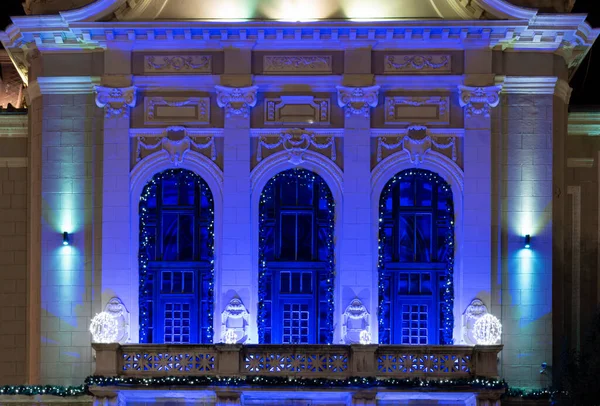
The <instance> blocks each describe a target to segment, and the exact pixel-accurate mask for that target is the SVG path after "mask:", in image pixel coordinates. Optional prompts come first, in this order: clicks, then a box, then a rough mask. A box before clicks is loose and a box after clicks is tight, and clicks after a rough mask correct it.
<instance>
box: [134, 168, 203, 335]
mask: <svg viewBox="0 0 600 406" xmlns="http://www.w3.org/2000/svg"><path fill="white" fill-rule="evenodd" d="M165 188H169V190H170V192H169V193H166V192H164V191H165ZM161 191H163V192H161ZM161 199H162V200H161ZM192 200H193V202H192ZM186 202H187V203H190V205H189V210H188V211H192V212H200V218H199V219H196V220H195V221H196V222H197V224H198V226H197V227H198V228H199V230H198V232H197V233H193V234H194V235H199V236H200V237H199V238H200V241H199V242H197V243H195V244H194V243H189V242H190V241H193V240H190V239H189V238H180V237H182V235H181V234H180V232H183V231H184V230H187V229H189V228H187V227H185V228H184V227H182V226H179V225H180V224H182V223H181V221H182V220H181V218H182V217H181V216H185V215H188V214H189V213H188V214H186V213H184V212H177V213H174V214H169V213H171V212H168V211H163V213H164V214H166V216H169V215H170V216H173V215H175V216H177V217H176V218H175V219H174V223H173V222H171V223H170V224H171V225H172V227H171V226H170V227H162V228H164V230H165V232H167V231H166V230H170V231H169V232H171V233H172V235H166V234H165V235H160V236H158V237H160V238H164V239H166V240H168V241H177V244H179V242H180V241H181V242H183V241H187V242H188V243H189V244H187V245H186V246H179V245H174V246H173V247H171V245H172V244H171V245H169V247H168V249H167V248H165V246H164V244H162V245H163V247H162V249H161V250H158V249H157V227H156V222H157V220H158V216H157V207H159V206H160V207H162V205H163V204H164V205H165V206H171V207H178V206H179V207H181V205H180V204H179V203H186ZM191 203H193V204H191ZM186 207H187V206H186ZM139 213H140V234H139V236H140V242H139V254H138V263H139V278H140V279H139V280H140V285H139V289H140V290H139V306H140V310H139V325H140V335H139V337H140V338H139V340H140V343H153V342H154V343H156V342H165V341H166V342H181V343H183V342H199V343H212V342H213V311H214V309H213V306H214V300H213V297H214V203H213V196H212V193H211V191H210V189H209V187H208V185H207V184H206V182H205V181H204V179H202V178H201V177H200V176H199V175H197V174H195V173H193V172H191V171H188V170H185V169H168V170H166V171H163V172H161V173H158V174H156V175H154V177H153V178H152V179H151V180H150V181H149V182H148V183H147V184H146V186H145V187H144V190H143V191H142V194H141V196H140V206H139ZM190 215H191V214H190ZM161 217H165V216H161ZM192 223H193V221H192ZM175 224H177V226H175ZM185 224H191V223H189V222H186V223H185ZM174 236H176V237H177V238H175V237H174ZM151 261H152V262H161V261H162V263H163V264H169V261H171V262H173V261H176V262H177V263H179V264H188V266H189V267H190V268H192V269H196V271H194V272H197V273H195V274H194V275H189V279H192V280H196V279H197V278H198V279H199V283H198V284H195V287H196V288H197V289H198V290H200V291H201V292H193V295H194V301H195V302H196V304H195V305H194V304H193V303H192V304H191V305H190V304H189V300H188V301H186V302H181V303H175V301H176V299H175V300H171V301H166V299H161V292H162V291H163V290H164V288H162V289H159V287H160V285H161V283H160V282H161V280H157V278H158V275H162V278H165V277H166V276H165V273H166V272H173V273H174V272H178V271H176V270H169V271H167V270H164V271H161V267H158V268H157V269H153V268H152V267H151ZM160 272H162V273H160ZM182 272H184V273H185V272H188V271H182ZM171 276H173V275H171ZM169 277H170V276H169V275H167V280H171V281H172V280H173V279H169ZM186 278H188V275H187V274H184V275H182V277H181V279H179V278H178V280H179V281H185V280H186ZM174 286H175V285H174V284H173V283H172V282H171V283H170V284H169V287H170V289H173V287H174ZM180 288H182V287H180ZM158 290H161V292H159V291H158ZM183 290H185V289H183ZM189 293H190V294H189V295H186V297H189V296H192V292H189ZM170 296H174V295H170ZM165 297H167V296H165ZM161 303H162V307H161V308H158V306H159V304H161ZM186 306H187V307H189V309H185V308H183V307H186ZM188 310H189V311H190V312H191V313H190V316H189V320H188V319H187V318H184V317H183V313H185V312H187V311H188ZM159 311H160V312H162V317H161V314H159ZM179 311H181V312H182V313H178V312H179ZM194 312H197V313H194ZM167 313H169V314H167ZM176 313H178V315H179V314H181V315H182V318H183V320H182V322H183V323H188V322H189V324H190V330H189V337H187V336H186V337H177V338H178V339H181V341H178V340H175V339H174V338H176V337H175V336H174V335H173V334H170V336H169V337H167V333H168V332H167V331H166V329H167V328H168V326H166V322H167V321H169V322H171V321H173V322H175V320H174V318H172V317H171V319H172V320H169V319H170V317H168V316H169V315H171V316H173V315H175V314H176ZM198 322H199V323H200V324H199V325H198ZM162 329H164V330H165V332H164V334H160V333H159V332H158V330H162ZM181 334H185V333H184V332H182V333H181ZM188 339H189V341H186V340H188Z"/></svg>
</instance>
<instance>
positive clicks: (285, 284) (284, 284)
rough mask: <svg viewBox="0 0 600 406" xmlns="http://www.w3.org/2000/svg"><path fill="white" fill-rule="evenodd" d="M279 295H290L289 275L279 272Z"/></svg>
mask: <svg viewBox="0 0 600 406" xmlns="http://www.w3.org/2000/svg"><path fill="white" fill-rule="evenodd" d="M280 292H281V293H290V273H289V272H281V291H280Z"/></svg>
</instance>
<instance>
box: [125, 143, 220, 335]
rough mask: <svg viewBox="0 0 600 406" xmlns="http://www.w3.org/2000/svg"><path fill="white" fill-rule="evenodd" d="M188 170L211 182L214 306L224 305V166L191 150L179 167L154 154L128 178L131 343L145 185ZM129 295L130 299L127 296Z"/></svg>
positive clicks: (135, 320) (136, 332)
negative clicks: (169, 173) (173, 171)
mask: <svg viewBox="0 0 600 406" xmlns="http://www.w3.org/2000/svg"><path fill="white" fill-rule="evenodd" d="M176 168H181V169H187V170H189V171H192V172H194V173H195V174H197V175H199V176H200V177H202V179H203V180H204V181H205V182H206V183H207V184H208V187H209V189H210V191H211V193H212V195H213V203H214V258H215V262H214V274H215V282H214V288H215V295H214V308H215V309H220V308H221V307H222V304H221V303H220V302H221V297H220V295H219V294H217V292H218V291H217V287H218V286H220V272H219V271H220V267H221V263H220V260H219V258H220V257H221V256H220V254H221V245H222V244H221V241H222V217H223V173H222V171H221V169H220V168H219V167H218V166H217V165H216V164H215V163H214V162H213V161H211V160H210V159H209V158H207V157H206V156H204V155H202V154H200V153H197V152H195V151H189V152H188V153H187V154H186V156H185V159H184V160H183V162H181V163H180V164H179V165H178V166H175V165H173V163H172V162H171V160H170V159H169V157H168V156H167V155H166V154H160V153H156V154H151V155H148V156H147V157H145V158H144V159H142V160H141V161H140V162H138V163H137V164H136V166H135V167H134V168H133V169H132V171H131V173H130V177H129V196H130V199H129V207H130V210H129V216H130V221H129V224H130V241H131V248H132V250H131V252H132V255H131V256H130V269H131V272H130V274H129V275H128V277H127V278H124V283H123V284H124V285H127V286H126V287H125V288H124V289H123V292H128V293H129V294H128V295H126V294H123V295H122V296H120V297H121V298H122V299H123V298H125V299H123V301H124V303H126V304H127V305H128V309H130V313H131V327H130V328H131V342H134V343H135V342H139V327H140V326H139V265H138V244H139V229H140V228H139V199H140V196H141V194H142V191H143V190H144V187H145V186H146V184H147V183H148V182H149V181H150V179H152V177H153V176H154V175H155V174H157V173H160V172H163V171H165V170H167V169H176ZM127 296H128V298H127ZM216 319H218V317H217V318H215V317H213V331H214V333H213V337H219V335H218V333H219V330H217V329H218V326H217V324H219V323H218V320H216ZM214 339H216V338H214Z"/></svg>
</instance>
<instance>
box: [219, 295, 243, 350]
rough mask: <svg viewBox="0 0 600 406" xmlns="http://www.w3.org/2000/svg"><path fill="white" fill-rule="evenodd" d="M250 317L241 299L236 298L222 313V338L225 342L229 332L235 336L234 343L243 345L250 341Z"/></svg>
mask: <svg viewBox="0 0 600 406" xmlns="http://www.w3.org/2000/svg"><path fill="white" fill-rule="evenodd" d="M249 324H250V315H249V313H248V310H246V306H244V304H243V303H242V301H241V300H240V298H238V297H234V298H233V299H231V300H230V301H229V303H228V304H227V306H226V307H225V310H223V313H221V336H222V337H223V341H224V340H225V335H226V334H227V333H228V332H229V333H231V332H233V334H235V340H234V343H243V342H245V341H246V340H247V339H248V325H249Z"/></svg>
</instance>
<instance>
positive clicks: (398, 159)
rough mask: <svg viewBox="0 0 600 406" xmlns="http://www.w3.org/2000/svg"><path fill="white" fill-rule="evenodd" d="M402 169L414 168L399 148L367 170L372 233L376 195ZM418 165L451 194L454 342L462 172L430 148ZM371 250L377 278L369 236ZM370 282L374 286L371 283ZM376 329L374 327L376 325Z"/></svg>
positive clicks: (459, 285)
mask: <svg viewBox="0 0 600 406" xmlns="http://www.w3.org/2000/svg"><path fill="white" fill-rule="evenodd" d="M406 169H417V168H416V167H415V165H413V164H411V163H410V159H409V157H408V156H407V155H406V153H404V152H403V151H398V152H395V153H394V154H392V155H390V156H388V157H387V158H385V159H384V160H382V161H381V162H380V163H379V164H378V165H377V166H376V167H375V168H374V169H373V171H372V172H371V188H372V189H371V208H372V209H371V213H372V214H371V224H372V231H371V235H372V236H378V235H379V198H380V196H381V192H382V190H383V188H384V187H385V185H386V183H387V182H388V181H389V180H390V179H391V178H392V177H393V176H394V175H396V174H397V173H398V172H402V171H404V170H406ZM419 169H427V170H430V171H432V172H435V173H437V174H438V175H440V176H441V177H442V178H444V179H445V180H446V182H448V184H449V185H450V187H451V188H452V197H453V199H454V298H455V300H454V309H453V313H454V333H453V337H454V340H455V342H459V341H460V339H461V337H462V331H461V330H462V328H461V323H460V320H461V315H462V309H461V308H460V300H458V299H459V298H460V297H461V295H462V282H461V281H462V280H463V278H462V274H463V267H462V249H461V247H462V236H463V199H464V173H463V171H462V170H461V169H460V167H459V166H458V165H457V164H456V163H455V162H452V160H451V159H450V158H448V157H446V156H445V155H442V154H440V153H439V152H436V151H430V152H429V153H428V154H427V155H426V156H425V158H424V159H423V162H422V163H421V164H420V165H419ZM372 240H373V242H372V246H371V250H372V252H373V253H375V254H374V255H373V268H372V269H373V275H375V276H374V278H375V280H376V281H377V277H378V276H377V274H378V271H377V260H378V254H377V253H378V248H377V245H378V242H377V239H376V238H372ZM373 286H378V284H377V283H375V284H374V285H373ZM376 330H377V329H376ZM378 335H379V334H378V331H374V332H373V342H377V340H378Z"/></svg>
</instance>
